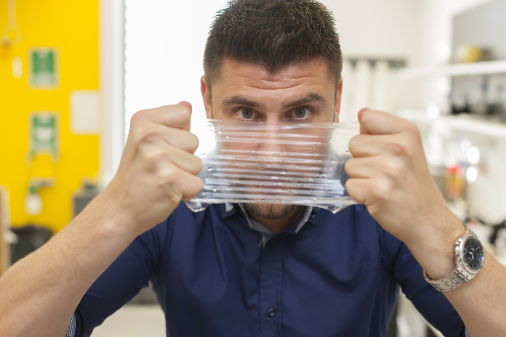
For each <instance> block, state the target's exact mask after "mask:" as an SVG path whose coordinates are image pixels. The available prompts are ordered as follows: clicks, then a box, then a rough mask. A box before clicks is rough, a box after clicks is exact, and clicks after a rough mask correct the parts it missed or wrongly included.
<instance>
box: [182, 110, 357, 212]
mask: <svg viewBox="0 0 506 337" xmlns="http://www.w3.org/2000/svg"><path fill="white" fill-rule="evenodd" d="M208 126H209V129H210V131H211V132H212V133H213V135H214V140H215V142H216V144H215V145H214V146H212V148H210V150H209V151H207V152H206V153H202V154H200V155H198V156H199V157H200V158H201V159H202V161H203V164H204V165H203V168H202V170H201V171H200V173H199V175H198V176H199V177H200V178H201V179H202V180H203V182H204V186H203V188H202V190H201V192H200V193H199V194H198V195H197V196H196V197H195V198H193V199H192V200H190V201H188V202H186V204H187V205H188V207H189V208H190V209H191V210H192V211H194V212H198V211H202V210H204V209H206V207H207V206H208V205H209V204H217V203H225V202H229V203H267V204H290V205H306V206H316V207H320V208H325V209H327V210H329V211H331V212H333V213H336V212H338V211H339V210H341V209H342V208H344V207H346V206H348V205H351V204H355V201H353V199H352V198H351V197H350V196H349V195H348V194H347V193H346V190H345V188H344V185H345V183H346V180H348V175H347V174H346V172H345V170H344V164H345V163H346V161H347V160H348V159H349V158H351V155H350V153H349V151H348V143H349V141H350V139H351V138H352V137H353V136H355V135H357V134H359V124H358V123H307V124H297V123H285V124H275V125H273V124H266V123H264V122H242V121H241V122H240V121H223V120H209V121H208Z"/></svg>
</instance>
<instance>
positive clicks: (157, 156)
mask: <svg viewBox="0 0 506 337" xmlns="http://www.w3.org/2000/svg"><path fill="white" fill-rule="evenodd" d="M143 149H145V150H144V151H143V153H142V154H143V157H144V160H145V161H146V162H147V163H148V165H149V167H152V168H157V167H158V166H159V165H160V163H162V162H165V161H167V159H168V158H169V154H168V153H167V152H165V151H161V150H159V149H155V150H148V149H146V147H143Z"/></svg>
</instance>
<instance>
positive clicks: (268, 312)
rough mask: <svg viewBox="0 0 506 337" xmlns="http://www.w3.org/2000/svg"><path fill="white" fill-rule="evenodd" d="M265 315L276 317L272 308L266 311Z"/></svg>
mask: <svg viewBox="0 0 506 337" xmlns="http://www.w3.org/2000/svg"><path fill="white" fill-rule="evenodd" d="M267 315H269V317H274V316H275V315H276V310H275V309H274V308H270V309H269V310H267Z"/></svg>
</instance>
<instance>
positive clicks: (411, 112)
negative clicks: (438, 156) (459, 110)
mask: <svg viewBox="0 0 506 337" xmlns="http://www.w3.org/2000/svg"><path fill="white" fill-rule="evenodd" d="M399 116H401V117H403V118H406V119H407V120H409V121H412V122H415V123H416V122H422V123H433V122H438V123H445V124H447V125H448V126H449V127H451V128H452V129H455V130H462V131H467V132H473V133H478V134H482V135H487V136H490V137H496V138H505V139H506V123H500V122H493V121H487V120H483V119H479V118H474V117H471V116H467V115H458V116H451V115H445V116H440V117H438V118H429V117H428V116H427V113H426V111H424V110H417V109H401V110H400V111H399Z"/></svg>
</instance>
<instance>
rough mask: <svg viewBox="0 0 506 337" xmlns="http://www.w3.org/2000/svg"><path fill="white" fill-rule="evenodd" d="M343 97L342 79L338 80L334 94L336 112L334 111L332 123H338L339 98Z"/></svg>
mask: <svg viewBox="0 0 506 337" xmlns="http://www.w3.org/2000/svg"><path fill="white" fill-rule="evenodd" d="M342 96H343V77H342V76H341V80H339V84H338V86H337V92H336V110H335V111H334V123H339V113H340V112H341V97H342Z"/></svg>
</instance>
